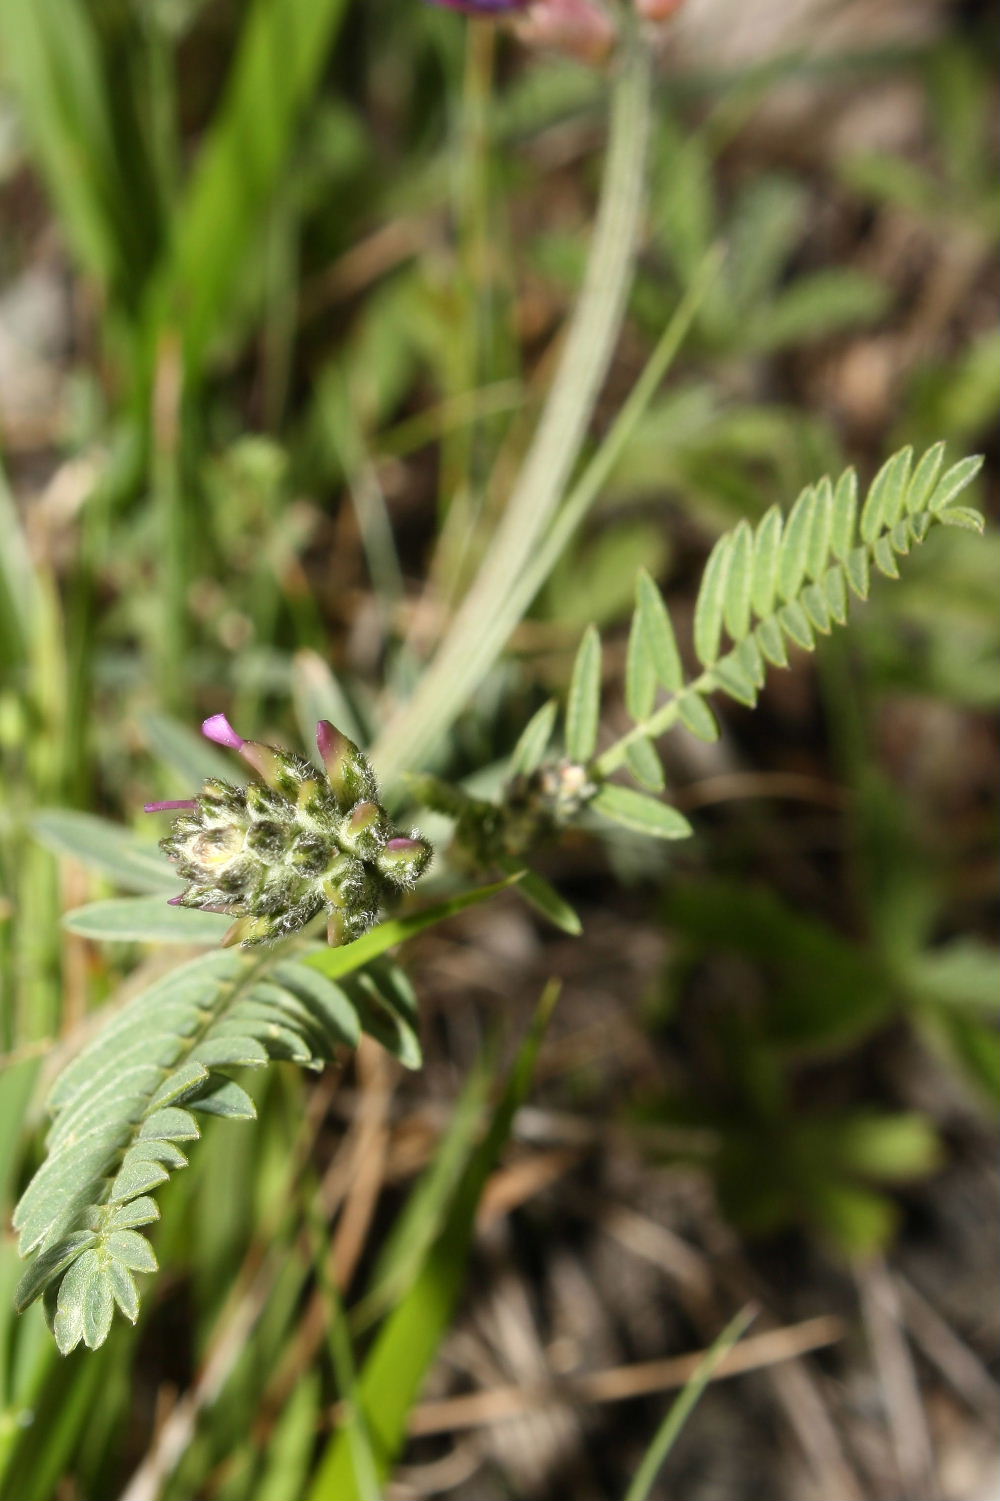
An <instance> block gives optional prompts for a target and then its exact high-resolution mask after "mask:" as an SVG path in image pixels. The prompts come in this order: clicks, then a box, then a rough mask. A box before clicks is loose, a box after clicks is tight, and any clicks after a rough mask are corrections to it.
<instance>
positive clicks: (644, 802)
mask: <svg viewBox="0 0 1000 1501" xmlns="http://www.w3.org/2000/svg"><path fill="white" fill-rule="evenodd" d="M591 807H592V808H593V810H594V812H595V813H600V814H601V816H602V818H608V819H610V820H611V822H612V823H619V824H621V825H622V826H623V827H624V828H626V829H632V830H633V831H634V832H635V833H637V834H651V835H652V836H653V837H654V838H656V839H686V838H687V837H688V835H689V834H691V833H692V832H693V830H692V828H691V825H690V824H689V823H688V821H687V819H686V818H685V817H684V815H683V813H679V812H678V811H677V809H676V808H672V807H671V806H670V804H669V803H661V802H660V801H659V799H658V798H655V797H647V796H646V794H645V793H644V792H634V791H633V790H632V788H631V787H620V786H619V785H618V784H617V783H616V782H608V783H607V784H606V785H605V786H604V787H602V788H601V790H600V792H598V794H597V796H596V797H595V798H594V800H593V802H592V803H591Z"/></svg>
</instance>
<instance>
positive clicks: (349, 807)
mask: <svg viewBox="0 0 1000 1501" xmlns="http://www.w3.org/2000/svg"><path fill="white" fill-rule="evenodd" d="M202 733H203V734H204V735H205V736H206V738H207V739H209V740H213V741H215V743H216V744H217V745H223V746H225V747H226V748H227V749H229V750H234V751H236V752H237V754H238V755H239V756H240V757H241V759H242V760H244V761H245V762H246V763H247V765H248V766H250V767H251V769H252V770H253V771H255V772H256V773H257V777H258V778H259V780H253V779H252V780H251V781H250V782H249V783H248V785H247V786H245V787H237V786H234V785H233V784H231V783H230V782H226V781H223V780H222V779H221V778H219V777H209V778H208V779H207V780H206V781H205V783H204V784H203V786H202V789H201V792H200V794H199V795H198V797H196V798H182V799H178V800H176V801H171V802H159V803H147V804H146V811H147V813H167V812H173V813H176V814H177V815H178V816H177V818H176V819H175V820H174V824H173V828H172V829H171V832H170V833H169V834H168V835H167V837H166V838H165V839H163V840H161V841H160V847H161V848H162V849H163V850H164V851H165V852H166V854H168V855H169V856H170V858H171V860H173V861H174V863H175V864H176V866H177V873H178V875H180V876H183V878H184V879H185V880H186V881H187V882H188V885H187V888H186V890H185V891H184V892H183V893H182V894H181V895H180V896H175V897H172V898H171V899H170V905H171V906H173V907H194V908H197V909H198V910H199V911H201V912H224V913H226V914H228V916H230V917H233V918H235V922H234V923H233V925H232V927H231V928H230V929H229V931H228V933H227V934H226V936H225V937H224V938H223V940H222V941H223V944H233V943H239V944H242V945H243V946H244V947H246V946H247V945H250V944H255V943H267V942H272V941H274V940H275V939H278V938H282V937H284V936H285V935H286V934H289V933H294V932H296V931H297V930H298V929H299V928H302V927H304V926H305V925H306V924H307V923H309V922H311V921H312V919H313V918H314V917H318V916H319V914H320V913H321V912H323V911H324V910H325V911H326V914H327V920H328V921H327V936H328V939H329V941H330V942H331V943H349V942H350V941H351V940H352V939H354V938H358V937H360V935H361V934H362V933H364V932H365V931H366V929H368V928H370V927H371V925H372V923H374V922H376V921H377V920H378V915H379V912H380V911H381V910H382V908H383V907H384V906H385V905H386V903H391V902H392V901H393V900H394V899H395V898H396V897H398V896H399V895H400V894H401V893H402V892H404V891H408V890H409V889H410V888H411V887H412V886H413V885H414V883H415V882H416V881H417V880H418V879H419V877H420V876H421V875H422V874H423V871H424V870H425V869H426V866H427V864H428V862H429V860H430V858H431V847H430V845H429V844H428V843H427V841H426V840H424V839H421V838H420V835H419V834H418V833H417V831H416V830H413V831H412V832H411V833H410V834H408V835H407V834H404V833H403V832H402V831H400V830H399V829H395V828H394V827H393V825H392V822H391V820H390V818H389V815H388V813H387V812H386V810H385V809H384V808H383V807H382V805H381V803H380V802H379V800H378V784H377V782H376V780H375V773H374V771H373V770H372V767H371V765H370V763H369V761H368V758H367V757H366V756H365V755H364V754H363V752H362V751H360V750H359V749H358V747H357V746H356V745H355V744H354V742H353V741H352V740H349V739H348V737H347V736H346V735H344V734H343V733H342V732H341V731H340V730H338V729H337V728H336V727H335V726H334V725H332V724H330V723H329V722H328V721H327V720H321V721H320V723H319V724H318V725H317V727H316V743H317V746H318V748H319V752H320V756H321V758H322V760H323V764H324V766H325V768H326V776H325V777H324V776H323V774H322V773H321V772H319V771H317V769H316V767H315V766H314V765H313V764H312V763H311V762H309V761H305V760H303V759H302V757H301V756H297V755H295V754H293V753H292V752H291V751H286V750H281V749H279V748H278V747H277V746H273V745H262V744H261V743H260V742H259V741H257V740H244V739H243V736H242V735H238V734H237V733H236V731H235V730H234V729H233V727H232V725H231V724H230V723H229V720H228V719H227V718H226V716H225V715H224V714H213V715H212V716H211V717H210V718H209V719H206V720H205V722H204V724H203V725H202Z"/></svg>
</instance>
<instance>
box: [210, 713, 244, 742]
mask: <svg viewBox="0 0 1000 1501" xmlns="http://www.w3.org/2000/svg"><path fill="white" fill-rule="evenodd" d="M201 733H202V734H203V735H204V737H205V739H206V740H214V741H215V743H216V745H224V746H226V747H227V749H228V750H241V749H242V748H243V746H244V745H246V741H245V740H244V739H243V737H242V735H237V733H236V731H235V730H234V729H233V727H232V725H231V724H230V723H229V720H228V719H227V718H226V716H225V714H213V715H211V717H210V718H209V719H205V720H203V721H202V726H201Z"/></svg>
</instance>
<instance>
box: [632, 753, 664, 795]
mask: <svg viewBox="0 0 1000 1501" xmlns="http://www.w3.org/2000/svg"><path fill="white" fill-rule="evenodd" d="M626 759H627V763H628V769H629V771H630V772H631V773H632V775H633V776H634V777H635V779H636V781H637V782H638V783H639V785H640V786H642V787H648V788H649V790H650V792H662V791H663V789H664V787H665V786H666V781H665V778H664V775H663V767H662V765H661V763H660V758H659V755H658V754H657V750H656V746H655V745H654V744H653V742H652V740H632V741H630V742H629V747H628V752H627V757H626Z"/></svg>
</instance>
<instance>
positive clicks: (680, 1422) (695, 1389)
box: [625, 1306, 756, 1501]
mask: <svg viewBox="0 0 1000 1501" xmlns="http://www.w3.org/2000/svg"><path fill="white" fill-rule="evenodd" d="M755 1317H756V1309H754V1308H753V1307H750V1306H748V1307H747V1308H743V1309H741V1310H740V1312H739V1313H738V1314H737V1315H736V1317H735V1318H734V1319H732V1320H731V1321H730V1322H729V1323H728V1324H727V1325H726V1327H725V1329H723V1331H722V1333H721V1334H720V1335H719V1337H718V1339H717V1340H716V1341H715V1343H714V1344H713V1345H712V1347H711V1349H710V1350H708V1352H707V1353H706V1355H705V1357H704V1359H703V1360H702V1361H701V1362H700V1364H699V1365H698V1367H697V1369H696V1370H695V1373H694V1375H693V1376H692V1377H691V1379H690V1381H688V1382H687V1384H686V1385H685V1387H684V1390H683V1391H682V1392H681V1394H680V1396H679V1397H678V1398H677V1400H676V1401H675V1402H674V1403H673V1404H672V1406H671V1408H670V1411H669V1412H668V1413H667V1416H666V1417H665V1418H664V1420H663V1422H662V1424H661V1425H660V1427H659V1428H658V1429H657V1431H656V1435H655V1437H654V1439H653V1442H652V1443H651V1444H650V1446H649V1448H648V1449H647V1450H646V1453H645V1455H644V1457H643V1460H642V1463H641V1464H640V1466H639V1468H638V1470H637V1471H636V1473H635V1478H634V1479H633V1481H632V1484H631V1485H630V1486H629V1488H628V1491H627V1492H626V1495H625V1501H648V1497H649V1495H650V1492H651V1491H652V1489H653V1486H654V1484H655V1483H656V1477H657V1475H658V1474H659V1473H660V1470H661V1469H662V1468H663V1465H664V1463H665V1462H666V1459H667V1457H668V1455H669V1454H670V1451H671V1449H672V1448H673V1446H674V1444H675V1443H676V1442H677V1437H678V1435H679V1434H680V1432H681V1430H682V1429H683V1427H684V1424H685V1423H686V1422H687V1420H688V1418H689V1417H690V1416H691V1414H692V1412H693V1411H694V1409H695V1407H696V1406H697V1404H698V1401H699V1400H700V1398H701V1395H702V1393H703V1392H704V1390H705V1388H706V1386H707V1385H708V1383H709V1382H710V1381H711V1379H712V1377H713V1376H714V1375H715V1372H716V1371H717V1370H718V1368H719V1366H720V1364H721V1363H722V1361H723V1360H724V1359H725V1357H726V1356H727V1355H728V1354H729V1352H730V1350H731V1349H732V1348H733V1346H734V1345H735V1344H736V1343H737V1342H738V1341H739V1340H740V1339H741V1338H742V1336H743V1334H744V1333H745V1332H746V1330H747V1329H748V1328H749V1326H750V1324H751V1323H752V1322H753V1320H754V1318H755Z"/></svg>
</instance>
